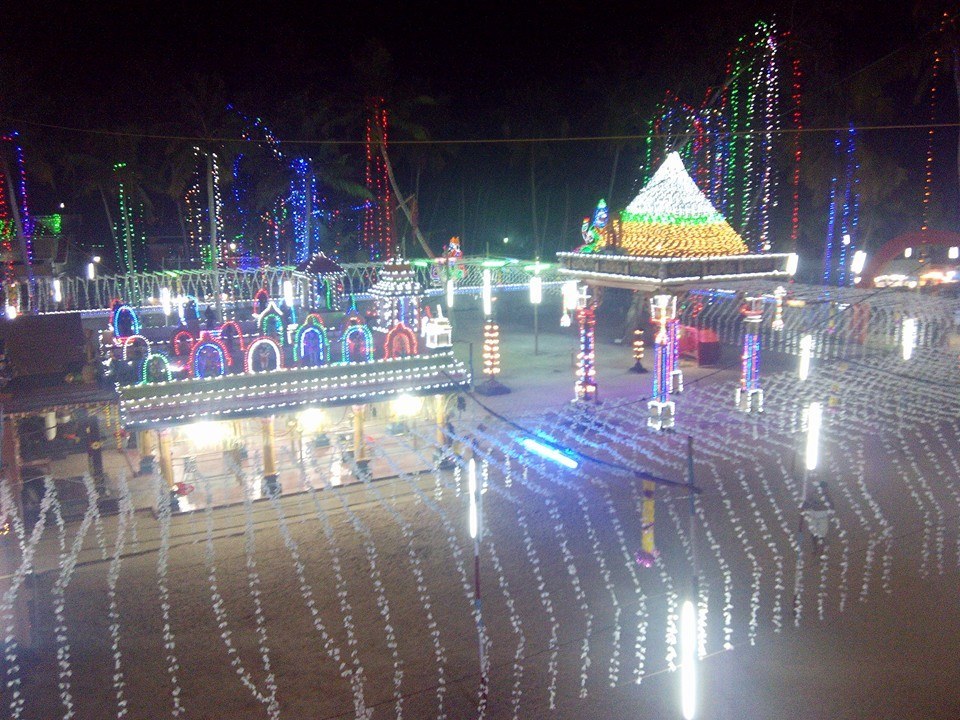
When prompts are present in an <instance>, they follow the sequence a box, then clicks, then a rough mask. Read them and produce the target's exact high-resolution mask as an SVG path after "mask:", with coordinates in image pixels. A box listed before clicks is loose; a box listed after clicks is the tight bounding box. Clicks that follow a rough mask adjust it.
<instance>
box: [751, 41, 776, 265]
mask: <svg viewBox="0 0 960 720" xmlns="http://www.w3.org/2000/svg"><path fill="white" fill-rule="evenodd" d="M777 49H778V43H777V35H776V31H775V29H774V26H773V25H772V24H771V26H770V28H769V30H768V32H767V42H766V47H765V50H766V53H767V62H766V69H765V71H764V82H763V125H764V128H763V129H764V133H763V138H762V140H761V144H760V177H761V180H760V182H761V193H760V203H759V205H758V206H757V214H758V226H759V231H758V233H757V242H756V249H757V250H759V251H767V250H769V249H770V209H771V208H772V207H773V199H774V197H776V190H777V188H776V185H777V174H776V173H775V172H774V171H773V167H772V161H773V137H774V133H776V132H777V131H778V130H779V129H780V121H779V118H780V112H779V93H778V92H777V87H778V85H779V73H778V64H777Z"/></svg>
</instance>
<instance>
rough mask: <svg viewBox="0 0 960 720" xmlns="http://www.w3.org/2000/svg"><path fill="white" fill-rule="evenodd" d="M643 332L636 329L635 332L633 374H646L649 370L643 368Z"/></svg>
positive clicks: (631, 370)
mask: <svg viewBox="0 0 960 720" xmlns="http://www.w3.org/2000/svg"><path fill="white" fill-rule="evenodd" d="M643 354H644V347H643V330H641V329H640V328H636V329H635V330H634V331H633V367H631V368H630V372H632V373H645V372H647V369H646V368H645V367H644V366H643Z"/></svg>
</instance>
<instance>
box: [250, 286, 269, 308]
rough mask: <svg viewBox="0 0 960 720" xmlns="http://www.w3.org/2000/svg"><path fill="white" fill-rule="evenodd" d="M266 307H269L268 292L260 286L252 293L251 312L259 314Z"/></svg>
mask: <svg viewBox="0 0 960 720" xmlns="http://www.w3.org/2000/svg"><path fill="white" fill-rule="evenodd" d="M261 303H262V306H261ZM268 307H270V293H268V292H267V289H266V288H260V289H259V290H257V292H255V293H254V294H253V314H254V315H259V314H260V313H262V312H263V311H265V310H266V309H267V308H268Z"/></svg>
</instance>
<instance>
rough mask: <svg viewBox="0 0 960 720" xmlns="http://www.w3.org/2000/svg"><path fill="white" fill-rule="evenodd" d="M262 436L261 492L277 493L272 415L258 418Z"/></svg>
mask: <svg viewBox="0 0 960 720" xmlns="http://www.w3.org/2000/svg"><path fill="white" fill-rule="evenodd" d="M260 432H261V434H262V437H263V494H264V495H267V496H270V495H279V494H280V491H281V488H280V481H279V479H278V475H277V447H276V437H275V436H274V429H273V415H269V416H267V417H264V418H260Z"/></svg>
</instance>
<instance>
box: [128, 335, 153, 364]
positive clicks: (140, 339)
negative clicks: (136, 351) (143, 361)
mask: <svg viewBox="0 0 960 720" xmlns="http://www.w3.org/2000/svg"><path fill="white" fill-rule="evenodd" d="M136 342H142V343H143V344H144V345H145V346H146V349H147V351H146V353H144V357H147V356H148V355H150V341H149V340H147V339H146V338H145V337H144V336H143V335H127V336H126V337H125V338H124V339H123V359H124V360H130V359H131V358H130V346H131V345H133V344H134V343H136Z"/></svg>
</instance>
